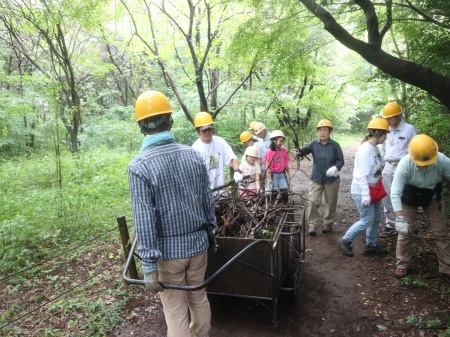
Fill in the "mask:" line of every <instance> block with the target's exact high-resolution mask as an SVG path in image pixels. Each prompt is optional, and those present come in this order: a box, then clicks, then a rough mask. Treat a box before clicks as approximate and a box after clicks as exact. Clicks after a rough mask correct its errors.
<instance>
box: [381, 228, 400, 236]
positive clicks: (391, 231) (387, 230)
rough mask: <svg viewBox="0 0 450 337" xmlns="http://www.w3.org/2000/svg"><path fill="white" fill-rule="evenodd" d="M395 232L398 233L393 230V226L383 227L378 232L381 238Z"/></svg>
mask: <svg viewBox="0 0 450 337" xmlns="http://www.w3.org/2000/svg"><path fill="white" fill-rule="evenodd" d="M396 234H398V232H397V231H396V230H395V228H391V227H385V228H384V230H383V231H382V232H381V233H380V234H379V236H380V237H381V238H387V237H388V236H391V235H396Z"/></svg>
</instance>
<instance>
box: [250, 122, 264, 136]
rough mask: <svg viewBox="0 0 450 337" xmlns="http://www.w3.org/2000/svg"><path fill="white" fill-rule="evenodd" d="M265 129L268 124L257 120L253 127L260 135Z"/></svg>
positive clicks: (256, 133)
mask: <svg viewBox="0 0 450 337" xmlns="http://www.w3.org/2000/svg"><path fill="white" fill-rule="evenodd" d="M263 130H266V126H265V125H264V124H263V123H261V122H256V123H255V125H254V127H253V132H254V133H255V135H259V134H260V133H261V131H263Z"/></svg>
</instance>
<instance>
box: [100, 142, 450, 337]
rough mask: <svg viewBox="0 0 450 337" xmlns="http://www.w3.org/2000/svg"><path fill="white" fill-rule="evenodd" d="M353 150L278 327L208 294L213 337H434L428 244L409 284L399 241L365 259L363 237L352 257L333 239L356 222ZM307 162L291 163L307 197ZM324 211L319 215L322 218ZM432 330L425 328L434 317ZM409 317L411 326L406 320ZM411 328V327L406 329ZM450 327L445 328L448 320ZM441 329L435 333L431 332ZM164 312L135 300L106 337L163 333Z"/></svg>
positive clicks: (446, 291) (436, 289)
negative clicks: (400, 275)
mask: <svg viewBox="0 0 450 337" xmlns="http://www.w3.org/2000/svg"><path fill="white" fill-rule="evenodd" d="M356 150H357V146H355V147H353V148H349V149H345V150H344V156H345V161H346V164H345V166H344V168H343V169H342V171H341V186H340V191H339V201H338V210H337V216H336V219H335V224H334V225H333V230H332V232H331V233H326V234H325V233H323V234H322V233H321V232H320V231H319V233H318V234H317V236H315V237H309V236H308V237H307V238H306V247H307V253H306V265H305V272H304V278H303V282H302V285H301V289H300V292H299V299H298V301H297V302H295V303H294V304H289V303H288V301H287V300H286V298H284V297H282V298H281V299H280V304H279V320H280V324H279V325H278V326H277V327H276V328H275V327H274V325H273V324H272V322H271V318H272V316H271V314H270V313H269V311H268V310H267V309H266V308H264V306H263V304H262V303H260V302H258V301H254V300H245V299H239V298H231V297H220V296H209V298H210V303H211V310H212V316H213V320H212V331H211V336H212V337H216V336H217V337H221V336H234V337H244V336H258V337H266V336H267V337H269V336H270V337H272V336H336V337H341V336H342V337H344V336H364V337H366V336H399V337H400V336H438V333H442V332H443V331H444V330H445V328H446V327H447V326H446V324H445V322H444V320H445V317H446V316H447V319H448V316H449V315H450V284H449V283H446V282H445V281H444V280H442V279H440V278H439V277H438V276H437V275H438V274H437V273H436V258H435V256H434V253H433V252H432V251H431V249H429V248H430V245H429V244H427V241H426V242H425V245H419V246H420V247H421V248H419V249H418V253H417V254H415V266H416V269H415V270H413V272H414V271H415V273H414V274H413V275H412V277H411V282H412V284H410V285H407V284H405V283H404V282H401V281H399V280H397V279H396V278H395V277H394V276H393V271H394V269H395V243H396V237H391V238H388V239H383V240H381V243H382V244H384V245H385V246H386V247H387V248H388V249H389V254H388V255H387V256H386V257H364V256H362V255H361V254H362V251H363V249H364V239H363V238H362V237H360V238H358V239H357V240H355V242H354V251H355V257H353V258H349V257H346V256H343V255H342V254H341V252H340V250H339V248H338V247H337V244H336V241H337V240H338V239H339V238H340V237H341V236H342V235H343V234H344V232H345V231H346V229H347V228H348V227H349V226H350V225H351V224H353V222H354V221H355V220H356V219H357V212H356V209H355V206H354V204H353V201H352V199H351V197H350V184H351V179H352V171H353V158H354V155H355V153H356ZM311 166H312V163H311V162H308V161H307V160H303V161H302V162H301V165H300V169H301V170H297V168H296V165H294V166H292V168H291V170H292V171H291V172H296V173H295V175H294V177H293V179H292V184H293V191H294V192H295V193H298V194H299V195H304V196H305V197H306V195H307V191H308V184H309V178H308V176H309V175H310V173H311ZM322 210H323V207H321V209H320V212H321V213H322ZM436 319H439V320H440V323H439V322H437V321H435V322H434V323H433V324H434V325H433V324H432V325H433V326H434V329H428V328H426V325H427V324H428V325H430V324H429V322H430V321H432V320H436ZM407 320H409V321H410V323H407ZM411 323H414V324H411ZM449 324H450V323H449ZM436 328H438V329H436ZM165 329H166V327H165V321H164V314H163V312H162V309H161V304H160V301H159V299H158V298H157V297H153V296H150V295H147V294H146V293H145V292H144V291H143V290H140V295H139V296H137V297H136V299H135V300H133V301H131V302H130V303H129V305H128V306H127V308H126V311H125V313H124V316H123V322H122V324H121V325H120V326H119V327H117V328H116V329H114V330H113V331H112V332H111V333H110V334H109V335H108V336H110V337H112V336H121V337H122V336H158V337H159V336H165Z"/></svg>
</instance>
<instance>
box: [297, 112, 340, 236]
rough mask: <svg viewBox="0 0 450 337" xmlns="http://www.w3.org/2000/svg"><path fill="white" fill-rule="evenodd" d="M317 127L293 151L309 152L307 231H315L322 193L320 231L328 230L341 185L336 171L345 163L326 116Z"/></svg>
mask: <svg viewBox="0 0 450 337" xmlns="http://www.w3.org/2000/svg"><path fill="white" fill-rule="evenodd" d="M316 130H317V132H318V135H319V138H318V139H316V140H313V141H312V142H310V143H309V144H307V145H306V146H305V147H303V148H302V149H299V150H297V151H296V153H297V154H298V155H299V156H300V157H302V156H306V155H308V154H310V153H312V156H313V168H312V174H311V183H310V187H309V193H308V209H307V212H308V220H307V221H308V222H307V225H308V233H309V235H312V236H314V235H316V231H317V227H318V226H319V207H320V204H321V202H322V195H325V210H324V225H323V226H322V233H327V232H330V231H331V228H332V224H333V222H334V217H335V215H336V205H337V199H338V191H339V185H340V179H339V171H340V170H341V169H342V167H343V166H344V163H345V162H344V154H343V152H342V149H341V146H340V145H339V143H338V142H336V141H335V140H333V139H331V138H330V136H331V132H332V131H333V124H331V122H330V121H329V120H328V119H322V120H320V121H319V123H318V124H317V127H316Z"/></svg>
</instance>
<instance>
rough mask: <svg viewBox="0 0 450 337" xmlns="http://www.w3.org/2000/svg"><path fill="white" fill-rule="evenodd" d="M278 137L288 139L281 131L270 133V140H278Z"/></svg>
mask: <svg viewBox="0 0 450 337" xmlns="http://www.w3.org/2000/svg"><path fill="white" fill-rule="evenodd" d="M278 137H283V138H286V137H285V136H284V133H283V131H280V130H274V131H272V132H271V133H270V139H274V138H278Z"/></svg>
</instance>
